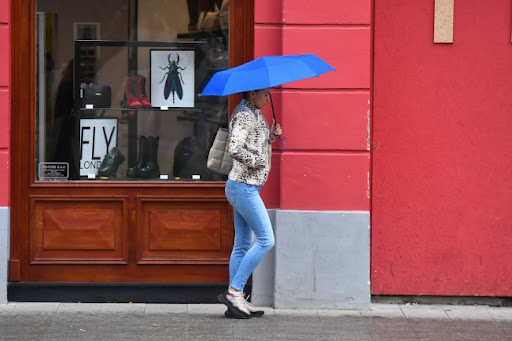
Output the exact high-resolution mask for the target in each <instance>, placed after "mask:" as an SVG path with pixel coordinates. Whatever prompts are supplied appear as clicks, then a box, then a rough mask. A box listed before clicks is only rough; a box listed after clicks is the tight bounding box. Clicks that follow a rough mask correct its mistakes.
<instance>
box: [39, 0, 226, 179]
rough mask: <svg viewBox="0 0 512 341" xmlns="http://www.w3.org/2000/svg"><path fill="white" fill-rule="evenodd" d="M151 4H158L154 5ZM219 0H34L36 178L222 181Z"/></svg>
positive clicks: (222, 19) (222, 10) (222, 25)
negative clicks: (216, 146)
mask: <svg viewBox="0 0 512 341" xmlns="http://www.w3.org/2000/svg"><path fill="white" fill-rule="evenodd" d="M155 9H158V10H155ZM228 12H229V0H224V1H204V0H188V1H187V0H175V1H166V0H151V1H149V0H145V1H136V0H109V1H104V0H91V1H87V2H74V1H73V2H71V1H67V0H39V1H38V2H37V68H36V72H37V77H36V80H37V84H36V88H37V91H36V93H37V96H36V100H37V103H36V131H37V135H36V165H37V167H36V174H35V177H36V180H38V181H54V180H64V181H66V180H80V181H105V182H108V181H168V182H169V181H225V179H226V176H224V175H220V174H218V173H215V172H213V171H210V170H208V169H207V168H206V159H207V155H208V151H209V148H210V146H211V144H212V143H213V139H214V137H215V134H216V132H217V130H218V128H220V127H227V121H228V98H227V97H214V96H207V97H201V96H200V93H201V91H202V89H203V88H204V86H205V85H206V83H207V82H208V80H209V79H210V78H211V76H212V75H213V74H214V73H215V72H216V71H218V70H222V69H226V68H228V67H229V51H228V46H229V44H228V36H229V35H228V26H229V25H228V18H229V13H228Z"/></svg>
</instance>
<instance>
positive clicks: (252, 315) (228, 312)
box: [224, 309, 265, 318]
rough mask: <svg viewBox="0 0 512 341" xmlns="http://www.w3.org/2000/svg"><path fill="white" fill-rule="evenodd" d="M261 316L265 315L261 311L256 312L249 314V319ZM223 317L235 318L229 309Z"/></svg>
mask: <svg viewBox="0 0 512 341" xmlns="http://www.w3.org/2000/svg"><path fill="white" fill-rule="evenodd" d="M263 314H265V312H264V311H263V310H257V311H254V312H251V317H262V316H263ZM224 316H226V317H227V318H235V315H233V313H232V312H231V310H229V309H228V310H226V311H225V312H224Z"/></svg>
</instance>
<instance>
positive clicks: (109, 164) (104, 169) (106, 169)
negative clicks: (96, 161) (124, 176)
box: [98, 147, 125, 176]
mask: <svg viewBox="0 0 512 341" xmlns="http://www.w3.org/2000/svg"><path fill="white" fill-rule="evenodd" d="M124 160H125V158H124V156H123V154H121V151H119V149H118V148H117V147H114V148H112V149H111V150H110V152H108V154H107V155H105V158H104V159H103V162H102V163H101V166H100V168H98V175H99V176H114V175H116V173H117V168H119V165H120V164H122V163H123V162H124Z"/></svg>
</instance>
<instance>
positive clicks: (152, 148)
mask: <svg viewBox="0 0 512 341" xmlns="http://www.w3.org/2000/svg"><path fill="white" fill-rule="evenodd" d="M159 141H160V137H158V136H155V137H153V136H150V137H148V158H147V163H146V165H145V166H144V167H143V168H142V169H141V170H140V176H141V177H142V178H157V177H159V176H160V167H159V166H158V142H159Z"/></svg>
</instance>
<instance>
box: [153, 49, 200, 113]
mask: <svg viewBox="0 0 512 341" xmlns="http://www.w3.org/2000/svg"><path fill="white" fill-rule="evenodd" d="M194 83H195V51H194V50H190V49H189V50H175V49H173V50H153V49H152V50H150V84H151V86H150V102H151V104H152V105H153V107H161V108H162V107H168V108H193V107H194V106H195V102H194V99H195V84H194Z"/></svg>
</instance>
